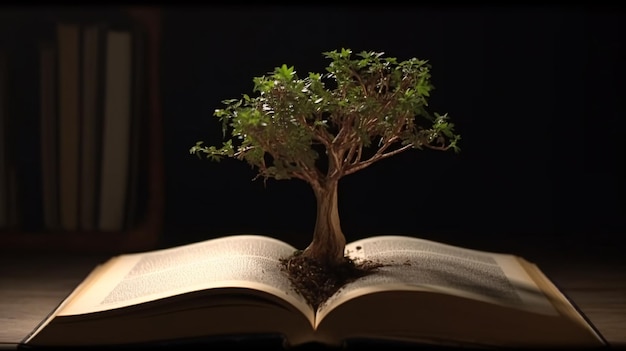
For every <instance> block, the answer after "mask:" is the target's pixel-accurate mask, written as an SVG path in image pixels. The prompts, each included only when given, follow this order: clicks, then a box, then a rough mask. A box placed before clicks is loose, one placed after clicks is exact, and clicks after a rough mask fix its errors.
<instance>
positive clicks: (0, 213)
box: [0, 48, 9, 229]
mask: <svg viewBox="0 0 626 351" xmlns="http://www.w3.org/2000/svg"><path fill="white" fill-rule="evenodd" d="M7 133H8V117H7V54H6V52H5V51H4V50H3V49H1V48H0V229H3V228H6V227H8V226H9V179H8V178H9V172H8V169H9V160H8V157H7V156H8V150H7V149H8V144H7Z"/></svg>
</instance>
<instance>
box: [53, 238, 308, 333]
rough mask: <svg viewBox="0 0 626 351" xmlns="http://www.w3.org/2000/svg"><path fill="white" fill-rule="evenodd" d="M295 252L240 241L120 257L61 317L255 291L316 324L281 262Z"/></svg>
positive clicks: (271, 243)
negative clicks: (208, 292) (215, 292)
mask: <svg viewBox="0 0 626 351" xmlns="http://www.w3.org/2000/svg"><path fill="white" fill-rule="evenodd" d="M294 250H295V249H294V248H293V247H292V246H290V245H288V244H286V243H284V242H282V241H279V240H276V239H273V238H270V237H264V236H258V235H237V236H230V237H224V238H218V239H212V240H207V241H203V242H199V243H194V244H188V245H183V246H179V247H174V248H169V249H162V250H156V251H151V252H147V253H136V254H125V255H121V256H117V257H115V258H113V259H111V260H110V261H109V262H107V263H105V264H104V265H103V266H102V267H99V268H98V269H97V270H94V275H95V276H93V277H92V276H90V277H89V278H88V279H86V281H85V283H84V284H83V285H81V286H80V287H79V289H77V293H76V294H74V295H75V296H72V298H71V299H68V300H69V301H68V302H67V303H66V304H65V305H63V306H62V307H61V309H60V310H59V312H58V313H57V314H58V315H74V314H83V313H90V312H97V311H104V310H110V309H114V308H119V307H125V306H131V305H135V304H139V303H143V302H148V301H153V300H157V299H161V298H165V297H169V296H174V295H178V294H183V293H188V292H193V291H199V290H205V289H212V288H249V289H257V290H261V291H265V292H269V293H271V294H273V295H275V296H277V297H279V298H280V299H283V300H285V301H287V302H289V303H290V304H292V305H293V306H295V307H296V308H297V309H299V310H300V311H302V313H303V314H305V315H306V316H307V318H308V319H309V320H310V321H311V322H312V321H313V311H312V310H311V309H310V307H309V306H308V304H307V303H306V301H305V300H304V298H302V297H301V296H300V295H299V294H297V293H295V292H294V291H293V289H292V287H291V285H290V282H289V280H288V278H287V276H286V273H284V272H282V271H281V270H280V261H279V259H280V258H283V257H286V256H288V255H290V254H292V253H293V252H294Z"/></svg>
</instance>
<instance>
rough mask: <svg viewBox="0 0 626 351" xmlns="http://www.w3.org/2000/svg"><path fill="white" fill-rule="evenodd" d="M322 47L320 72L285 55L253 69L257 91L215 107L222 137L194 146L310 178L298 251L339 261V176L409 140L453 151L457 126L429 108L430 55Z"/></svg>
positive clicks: (267, 171) (278, 175)
mask: <svg viewBox="0 0 626 351" xmlns="http://www.w3.org/2000/svg"><path fill="white" fill-rule="evenodd" d="M323 54H324V56H325V57H326V58H328V59H330V60H331V62H330V64H329V65H328V67H326V72H325V73H322V74H320V73H309V74H308V76H306V77H304V78H300V77H298V75H297V73H296V71H295V70H294V68H293V67H288V66H287V65H282V66H281V67H276V68H275V69H274V71H273V72H272V73H269V75H264V76H260V77H255V78H254V79H253V82H254V89H253V92H254V93H258V95H257V96H255V97H251V96H249V95H247V94H244V95H243V97H242V98H241V99H231V100H224V101H223V104H224V105H225V106H226V107H225V108H223V109H217V110H215V114H214V115H215V116H216V117H218V118H219V119H220V120H221V122H222V126H223V132H224V137H225V140H226V141H225V142H224V143H223V145H222V146H221V147H215V146H203V142H198V143H197V144H196V145H195V146H193V147H192V148H191V150H190V152H191V153H193V154H198V155H201V154H204V155H205V156H207V157H208V158H209V159H212V160H219V159H220V158H221V157H232V158H236V159H239V160H245V161H247V162H248V163H249V164H250V165H252V166H253V167H255V168H256V169H258V176H257V177H259V176H260V177H263V178H264V179H267V178H274V179H291V178H297V179H301V180H303V181H305V182H307V183H308V184H310V185H311V187H312V188H313V192H314V193H315V198H316V199H317V219H316V222H315V229H314V232H313V238H312V241H311V242H310V244H309V245H308V246H307V247H306V248H305V249H304V251H303V252H302V255H303V256H305V257H309V258H312V259H315V260H317V261H320V262H324V263H326V264H330V265H333V264H340V263H341V262H343V260H344V249H345V244H346V240H345V237H344V234H343V232H342V230H341V225H340V221H339V211H338V203H337V187H338V184H339V180H340V179H341V178H342V177H344V176H347V175H349V174H352V173H355V172H357V171H360V170H362V169H364V168H366V167H368V166H370V165H372V164H373V163H374V162H377V161H380V160H383V159H385V158H388V157H391V156H393V155H397V154H399V153H401V152H404V151H407V150H410V149H425V148H426V149H434V150H448V149H454V150H456V151H458V147H457V142H458V141H459V139H460V136H459V135H456V134H455V133H454V130H453V127H454V125H453V124H452V123H450V122H449V121H448V116H447V114H443V115H440V114H437V113H435V114H434V116H431V115H430V114H429V113H428V112H427V111H426V106H427V105H428V102H427V99H428V97H429V95H430V91H431V90H432V89H433V86H432V85H431V83H430V66H429V64H428V63H427V61H424V60H418V59H416V58H412V59H409V60H406V61H402V62H398V61H397V59H396V58H394V57H384V56H383V55H384V53H382V52H365V51H364V52H361V53H360V54H357V55H356V56H357V57H356V58H354V57H353V55H352V51H351V50H350V49H342V50H341V51H336V50H335V51H330V52H325V53H323ZM228 132H230V137H227V133H228Z"/></svg>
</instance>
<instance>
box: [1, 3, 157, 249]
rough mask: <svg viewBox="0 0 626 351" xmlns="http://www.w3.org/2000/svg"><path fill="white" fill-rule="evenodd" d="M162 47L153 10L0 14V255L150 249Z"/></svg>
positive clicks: (52, 10)
mask: <svg viewBox="0 0 626 351" xmlns="http://www.w3.org/2000/svg"><path fill="white" fill-rule="evenodd" d="M160 50H161V11H160V9H159V8H158V7H152V6H107V7H97V6H85V7H76V6H74V7H70V6H58V7H52V6H48V7H44V6H42V7H9V8H6V9H4V10H3V11H2V12H1V13H0V251H16V250H19V251H20V252H21V251H24V252H28V251H33V252H37V251H39V252H41V251H53V252H83V253H92V252H93V253H95V252H101V253H118V252H132V251H143V250H149V249H153V248H155V247H156V246H157V245H158V242H159V240H160V236H161V233H162V228H163V211H164V188H165V187H164V183H165V182H164V161H163V152H162V150H163V118H162V111H161V98H160V70H161V67H160V64H161V63H160V58H161V53H160Z"/></svg>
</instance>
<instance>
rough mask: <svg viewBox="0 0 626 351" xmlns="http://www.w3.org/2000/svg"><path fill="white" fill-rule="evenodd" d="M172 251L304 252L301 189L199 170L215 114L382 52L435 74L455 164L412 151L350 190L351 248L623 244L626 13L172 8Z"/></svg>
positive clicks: (308, 225)
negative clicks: (386, 240)
mask: <svg viewBox="0 0 626 351" xmlns="http://www.w3.org/2000/svg"><path fill="white" fill-rule="evenodd" d="M163 15H164V17H163V21H164V22H163V26H164V27H163V43H162V44H163V58H162V64H163V76H162V84H163V93H162V96H163V100H162V102H163V107H164V116H165V166H166V179H167V188H166V217H165V223H166V228H165V239H164V240H165V243H166V244H167V245H173V244H178V243H183V242H190V241H195V240H201V239H205V238H211V237H216V236H222V235H227V234H237V233H258V234H266V235H271V236H275V237H278V238H281V239H284V240H287V241H288V242H290V243H292V244H294V245H298V246H303V245H306V244H307V243H308V241H309V240H310V238H311V236H310V235H311V233H312V230H313V226H314V220H315V215H316V214H315V198H314V196H313V193H312V191H311V189H310V187H309V186H308V184H306V183H304V182H302V181H300V180H291V181H276V180H269V181H268V182H267V183H266V184H265V185H264V183H263V181H262V180H257V181H252V178H253V177H254V176H255V175H256V172H255V171H254V170H253V169H251V168H250V166H248V165H247V164H246V163H244V162H241V161H236V160H230V159H227V160H224V161H222V162H220V163H212V162H210V161H207V160H199V159H198V158H197V157H196V156H194V155H190V154H189V152H188V150H189V148H190V147H191V146H192V145H194V144H195V142H196V141H199V140H203V141H205V142H206V143H207V144H213V145H219V144H220V143H221V140H222V139H221V129H220V128H221V127H220V124H219V122H218V120H217V118H215V117H213V116H212V113H213V111H214V110H215V109H216V108H220V107H222V106H223V105H222V104H221V101H222V100H224V99H228V98H238V97H240V96H241V94H243V93H252V87H253V85H252V78H253V77H255V76H260V75H263V74H265V73H267V72H270V71H272V70H273V68H274V67H276V66H280V65H282V64H283V63H285V64H288V65H290V66H291V65H293V66H295V69H296V71H298V72H299V73H300V74H302V75H304V74H306V73H308V72H309V71H314V72H322V71H323V69H324V67H326V65H327V64H328V61H327V60H326V59H325V58H324V57H323V55H322V52H324V51H331V50H335V49H341V48H351V49H352V50H353V51H354V52H359V51H362V50H367V51H384V52H385V53H386V55H387V56H393V57H397V58H398V59H400V60H405V59H409V58H411V57H417V58H420V59H427V60H429V62H430V64H431V65H432V71H431V73H432V83H433V84H434V86H435V90H434V91H433V92H432V94H431V99H430V111H436V112H440V113H444V112H448V113H449V115H450V116H451V118H452V121H453V122H454V123H456V127H457V131H458V132H459V133H460V134H461V136H462V140H461V144H460V147H461V149H462V151H461V153H459V154H454V153H453V152H445V153H442V152H436V151H409V152H405V153H403V154H400V155H398V156H395V157H393V158H390V159H386V160H383V161H381V162H379V163H376V164H374V165H373V166H371V167H369V168H367V169H365V170H363V171H361V172H358V173H356V174H353V175H350V176H347V177H345V178H343V179H342V181H341V182H340V186H339V206H340V216H341V221H342V227H343V231H344V233H345V234H346V237H347V239H348V241H350V240H354V239H357V238H361V237H364V236H370V235H376V234H403V235H415V236H420V237H424V238H431V239H434V240H441V241H446V242H452V243H459V244H465V245H470V246H471V244H472V242H473V241H474V240H479V239H487V240H490V239H494V240H496V239H497V240H506V238H511V239H522V238H525V237H528V238H540V239H546V240H548V239H554V240H557V241H561V240H563V242H565V243H581V244H583V245H586V244H588V243H594V242H595V243H598V242H603V243H611V242H615V243H617V242H618V241H619V236H621V235H623V234H624V232H625V230H624V229H625V226H624V185H623V181H624V168H623V165H624V156H625V155H624V149H625V143H624V138H623V135H624V129H622V119H623V118H624V113H625V112H626V111H625V108H624V106H625V103H624V98H623V96H624V93H625V89H624V88H625V85H626V83H625V78H626V75H625V71H626V68H625V67H624V63H626V60H625V59H626V47H625V42H624V29H625V24H624V19H625V16H624V13H623V12H621V11H620V10H617V9H614V8H600V7H595V8H586V9H585V8H579V7H573V6H572V7H554V6H552V7H547V6H546V7H530V6H529V7H522V6H517V7H515V6H510V7H489V6H475V7H472V6H467V7H427V6H405V7H400V6H387V7H368V6H342V7H336V6H316V7H312V6H264V7H261V6H257V7H235V6H232V7H227V6H205V7H186V8H181V7H166V8H165V9H164V14H163Z"/></svg>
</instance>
